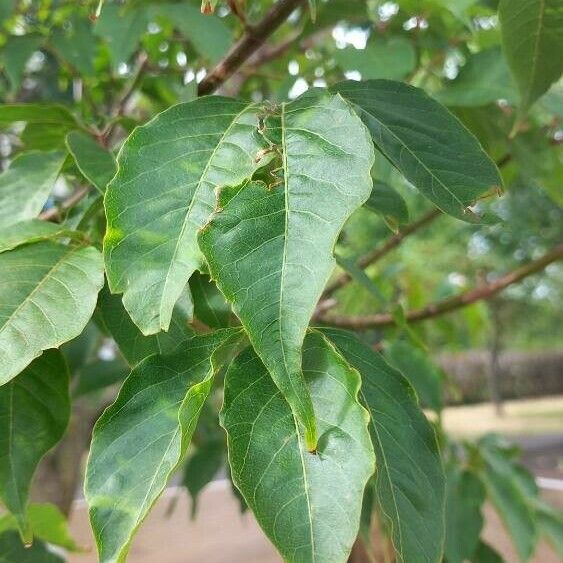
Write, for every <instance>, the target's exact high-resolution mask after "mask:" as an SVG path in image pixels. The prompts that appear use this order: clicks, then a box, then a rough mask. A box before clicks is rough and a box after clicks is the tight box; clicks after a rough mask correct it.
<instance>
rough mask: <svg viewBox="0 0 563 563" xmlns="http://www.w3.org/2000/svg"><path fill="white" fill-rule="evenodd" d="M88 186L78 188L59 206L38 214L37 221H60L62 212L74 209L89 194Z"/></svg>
mask: <svg viewBox="0 0 563 563" xmlns="http://www.w3.org/2000/svg"><path fill="white" fill-rule="evenodd" d="M89 191H90V186H83V187H82V188H79V189H78V190H76V191H75V192H73V193H72V194H70V196H68V197H67V198H66V199H65V200H64V201H63V202H62V203H61V204H60V205H58V206H56V207H51V208H50V209H47V210H45V211H43V213H40V214H39V219H42V220H43V221H53V222H55V223H56V222H58V221H60V219H61V215H62V213H63V212H64V211H68V210H69V209H71V208H72V207H74V206H75V205H76V204H77V203H78V202H79V201H81V200H83V199H84V198H85V197H86V196H87V195H88V193H89Z"/></svg>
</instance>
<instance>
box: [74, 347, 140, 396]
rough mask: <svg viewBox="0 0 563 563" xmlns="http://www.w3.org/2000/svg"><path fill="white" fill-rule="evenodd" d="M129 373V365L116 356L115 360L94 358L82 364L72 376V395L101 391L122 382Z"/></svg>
mask: <svg viewBox="0 0 563 563" xmlns="http://www.w3.org/2000/svg"><path fill="white" fill-rule="evenodd" d="M128 375H129V365H128V364H127V363H126V362H125V361H124V360H123V358H121V357H120V356H118V357H117V358H116V359H115V360H101V359H98V360H94V361H93V362H89V363H87V364H86V365H85V366H83V367H82V368H81V369H80V370H79V371H78V373H76V375H75V377H74V381H73V383H74V386H73V391H72V396H73V397H75V398H76V397H81V396H83V395H87V394H88V393H95V392H96V391H101V390H102V389H105V388H106V387H109V386H111V385H115V384H116V383H120V382H122V381H123V380H124V379H125V378H126V377H127V376H128Z"/></svg>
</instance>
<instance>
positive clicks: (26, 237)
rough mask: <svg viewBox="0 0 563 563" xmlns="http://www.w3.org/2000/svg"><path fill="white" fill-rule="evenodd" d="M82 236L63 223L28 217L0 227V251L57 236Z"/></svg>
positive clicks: (56, 237)
mask: <svg viewBox="0 0 563 563" xmlns="http://www.w3.org/2000/svg"><path fill="white" fill-rule="evenodd" d="M82 237H83V235H82V233H80V232H77V231H71V230H70V229H67V228H65V227H64V225H59V224H57V223H49V222H48V221H41V220H40V219H30V220H29V221H21V222H20V223H15V224H13V225H12V224H10V225H8V226H7V227H0V252H6V251H7V250H13V249H14V248H17V247H18V246H23V245H24V244H32V243H34V242H39V241H42V240H49V239H58V238H71V239H75V240H80V239H81V238H82Z"/></svg>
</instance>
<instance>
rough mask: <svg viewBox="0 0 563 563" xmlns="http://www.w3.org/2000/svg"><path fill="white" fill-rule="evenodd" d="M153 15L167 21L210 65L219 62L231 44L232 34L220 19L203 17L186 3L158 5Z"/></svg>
mask: <svg viewBox="0 0 563 563" xmlns="http://www.w3.org/2000/svg"><path fill="white" fill-rule="evenodd" d="M153 14H154V16H156V17H158V16H163V17H165V18H167V19H169V20H170V21H171V22H172V24H173V25H174V27H176V28H177V29H178V30H179V31H180V33H181V34H182V35H184V37H185V38H186V39H188V40H189V41H190V43H191V44H192V45H193V46H194V49H195V50H196V51H197V52H198V53H199V54H200V55H202V56H203V57H205V58H206V59H209V61H210V62H212V63H217V62H219V61H220V60H221V59H222V58H223V56H224V55H225V53H226V52H227V51H228V50H229V48H230V47H231V45H232V44H233V41H234V36H233V32H232V30H231V29H230V28H229V27H228V26H227V25H226V24H225V23H224V22H223V20H222V19H221V18H219V17H217V16H210V15H203V14H202V13H201V12H200V11H199V10H198V9H197V8H196V7H195V6H192V5H190V4H188V3H187V2H183V3H178V4H159V5H158V6H157V7H155V8H154V12H153Z"/></svg>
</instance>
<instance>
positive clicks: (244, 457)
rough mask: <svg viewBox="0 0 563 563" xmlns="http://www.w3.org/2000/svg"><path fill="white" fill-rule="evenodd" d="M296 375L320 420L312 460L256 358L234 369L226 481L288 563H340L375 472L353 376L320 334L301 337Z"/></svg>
mask: <svg viewBox="0 0 563 563" xmlns="http://www.w3.org/2000/svg"><path fill="white" fill-rule="evenodd" d="M303 372H304V377H305V380H306V382H307V386H308V388H309V389H310V393H311V397H312V399H313V403H314V406H315V411H316V413H317V416H318V430H319V441H318V447H317V451H316V452H315V453H311V452H309V451H308V448H307V446H306V444H305V443H304V440H303V438H302V436H301V433H300V429H299V425H298V423H297V421H296V419H295V417H294V416H293V414H292V411H291V408H290V406H289V404H288V403H287V402H286V401H285V400H284V398H283V395H282V394H281V393H280V391H279V390H278V389H277V388H276V386H275V385H274V382H273V381H272V379H271V378H270V376H269V374H268V371H267V369H266V368H265V367H264V365H263V364H262V362H261V361H260V359H259V358H258V356H257V355H256V354H255V352H254V351H253V350H252V349H250V348H248V349H247V350H246V351H244V352H243V353H242V354H241V355H240V356H238V357H237V358H236V359H235V360H234V361H233V362H232V363H231V365H230V367H229V369H228V371H227V375H226V377H225V402H224V406H223V411H222V424H223V426H224V427H225V429H226V431H227V437H228V450H229V462H230V465H231V471H232V478H233V481H234V483H235V484H236V486H237V487H238V488H239V489H240V491H241V493H242V494H243V496H244V498H245V500H246V502H247V503H248V505H249V506H250V507H251V509H252V511H253V512H254V515H255V516H256V519H257V520H258V523H259V524H260V526H261V527H262V529H263V530H264V532H265V533H266V535H267V536H268V537H269V538H270V540H271V541H272V543H273V544H274V545H275V546H276V548H277V549H278V551H279V552H280V553H281V555H282V557H283V558H284V560H285V561H299V562H314V561H330V562H331V563H338V562H345V561H346V560H347V558H348V555H349V553H350V550H351V548H352V544H353V542H354V540H355V538H356V535H357V533H358V529H359V524H360V513H361V507H362V498H363V492H364V488H365V486H366V483H367V481H368V479H369V477H370V476H371V475H372V473H373V470H374V455H373V448H372V446H371V443H370V437H369V432H368V429H367V423H368V414H367V412H366V411H365V409H364V408H363V407H362V406H361V405H360V404H359V402H358V400H357V395H358V390H359V387H360V378H359V375H358V373H357V372H356V371H354V370H353V369H351V368H350V367H349V366H348V364H347V363H346V362H345V361H344V360H343V359H342V357H341V356H340V355H339V354H338V352H336V350H335V349H334V348H333V347H332V346H331V345H330V344H329V343H328V342H327V341H326V340H325V339H324V338H323V336H322V335H320V334H319V333H317V332H314V333H310V334H309V335H308V336H307V337H306V339H305V343H304V347H303Z"/></svg>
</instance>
